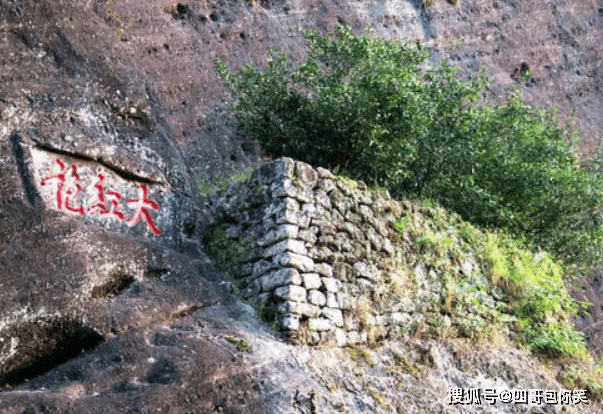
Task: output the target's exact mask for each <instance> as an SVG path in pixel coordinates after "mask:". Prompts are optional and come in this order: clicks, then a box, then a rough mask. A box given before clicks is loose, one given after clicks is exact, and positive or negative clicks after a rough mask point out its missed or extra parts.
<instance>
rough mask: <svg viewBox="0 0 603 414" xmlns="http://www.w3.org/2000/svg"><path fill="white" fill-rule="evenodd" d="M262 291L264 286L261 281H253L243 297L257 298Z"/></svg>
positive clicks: (243, 293)
mask: <svg viewBox="0 0 603 414" xmlns="http://www.w3.org/2000/svg"><path fill="white" fill-rule="evenodd" d="M261 291H262V284H261V283H260V282H259V280H257V279H256V280H252V281H251V283H250V284H249V285H248V286H247V287H246V288H245V289H243V292H242V293H241V296H242V297H243V298H244V299H249V298H255V297H257V295H258V294H259V293H260V292H261Z"/></svg>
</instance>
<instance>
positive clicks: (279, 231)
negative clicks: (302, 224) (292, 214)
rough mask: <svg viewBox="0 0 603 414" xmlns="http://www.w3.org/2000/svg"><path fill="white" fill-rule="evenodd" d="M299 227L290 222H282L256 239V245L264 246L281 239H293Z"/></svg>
mask: <svg viewBox="0 0 603 414" xmlns="http://www.w3.org/2000/svg"><path fill="white" fill-rule="evenodd" d="M298 231H299V227H298V226H295V225H292V224H283V225H280V226H278V227H277V228H276V229H274V230H271V231H269V232H268V233H267V234H266V235H265V236H264V237H262V238H260V239H258V241H257V244H258V246H261V247H264V246H268V245H271V244H273V243H276V242H278V241H281V240H283V239H294V238H296V237H297V234H298Z"/></svg>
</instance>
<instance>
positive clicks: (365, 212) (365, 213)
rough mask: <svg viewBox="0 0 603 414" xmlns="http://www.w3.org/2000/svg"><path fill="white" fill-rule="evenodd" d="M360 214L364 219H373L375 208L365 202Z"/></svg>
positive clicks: (361, 206)
mask: <svg viewBox="0 0 603 414" xmlns="http://www.w3.org/2000/svg"><path fill="white" fill-rule="evenodd" d="M360 215H361V216H362V217H363V218H364V219H372V218H373V210H371V208H370V207H369V206H367V205H365V204H361V205H360Z"/></svg>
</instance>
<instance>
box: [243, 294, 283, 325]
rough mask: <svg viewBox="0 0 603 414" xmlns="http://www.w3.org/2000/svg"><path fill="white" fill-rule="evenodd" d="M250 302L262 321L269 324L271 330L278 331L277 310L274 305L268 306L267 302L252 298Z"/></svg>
mask: <svg viewBox="0 0 603 414" xmlns="http://www.w3.org/2000/svg"><path fill="white" fill-rule="evenodd" d="M248 302H249V304H250V305H251V306H252V307H253V309H255V314H256V316H257V318H258V319H259V320H260V322H264V323H267V324H269V330H270V331H271V332H277V331H278V325H277V320H276V318H277V312H276V308H275V307H273V306H268V305H267V303H266V302H262V301H260V300H250V301H248Z"/></svg>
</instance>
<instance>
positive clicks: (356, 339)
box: [346, 331, 367, 345]
mask: <svg viewBox="0 0 603 414" xmlns="http://www.w3.org/2000/svg"><path fill="white" fill-rule="evenodd" d="M346 337H347V343H348V344H350V345H357V344H362V343H365V342H366V341H367V334H366V332H361V333H358V332H355V331H352V332H348V333H347V335H346Z"/></svg>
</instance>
